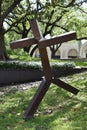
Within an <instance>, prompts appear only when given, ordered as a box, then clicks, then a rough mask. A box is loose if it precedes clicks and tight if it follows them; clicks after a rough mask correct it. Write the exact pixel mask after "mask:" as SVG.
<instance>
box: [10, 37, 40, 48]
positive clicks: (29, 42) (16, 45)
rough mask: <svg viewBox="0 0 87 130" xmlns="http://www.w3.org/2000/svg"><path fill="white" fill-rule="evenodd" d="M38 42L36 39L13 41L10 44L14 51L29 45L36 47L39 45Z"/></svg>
mask: <svg viewBox="0 0 87 130" xmlns="http://www.w3.org/2000/svg"><path fill="white" fill-rule="evenodd" d="M37 42H38V41H37V40H36V39H35V38H23V39H21V40H17V41H13V42H11V43H10V47H11V48H12V49H17V48H24V47H27V46H29V45H34V44H37Z"/></svg>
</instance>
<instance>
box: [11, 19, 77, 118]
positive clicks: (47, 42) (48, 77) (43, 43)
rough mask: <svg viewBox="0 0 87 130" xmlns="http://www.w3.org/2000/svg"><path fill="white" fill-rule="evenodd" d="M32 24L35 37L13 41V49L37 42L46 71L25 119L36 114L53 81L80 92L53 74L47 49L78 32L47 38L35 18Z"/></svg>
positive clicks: (71, 37) (68, 39)
mask: <svg viewBox="0 0 87 130" xmlns="http://www.w3.org/2000/svg"><path fill="white" fill-rule="evenodd" d="M30 26H31V30H32V33H33V36H34V37H33V38H25V39H21V40H18V41H14V42H12V43H11V48H12V49H16V48H24V47H26V46H29V45H34V44H37V45H38V49H39V53H40V57H41V62H42V67H43V72H44V78H43V80H42V82H41V84H40V86H39V88H38V90H37V91H36V93H35V95H34V97H33V98H32V100H31V102H30V104H29V107H28V109H27V110H26V111H25V114H24V116H23V118H24V119H31V118H32V117H33V116H34V113H35V111H36V110H37V108H38V106H39V104H40V102H41V101H42V99H43V97H44V95H45V94H46V92H47V90H48V88H49V86H50V84H51V83H54V84H56V85H57V86H58V87H61V88H63V89H65V90H67V91H69V92H71V93H73V94H77V93H78V92H79V90H78V89H76V88H75V87H73V86H71V85H69V84H67V83H65V82H64V81H61V80H60V79H59V78H56V77H53V76H52V72H51V67H50V64H49V59H48V55H47V50H46V47H48V46H51V45H56V44H59V43H64V42H67V41H70V40H74V39H76V32H75V31H71V32H68V33H65V34H62V35H59V36H56V37H53V38H50V39H45V38H43V36H42V33H41V31H40V28H39V24H38V21H37V20H35V19H33V20H31V21H30Z"/></svg>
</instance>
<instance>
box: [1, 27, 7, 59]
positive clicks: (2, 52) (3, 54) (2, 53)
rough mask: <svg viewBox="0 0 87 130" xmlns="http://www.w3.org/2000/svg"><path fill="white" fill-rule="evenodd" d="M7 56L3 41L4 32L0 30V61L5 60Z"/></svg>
mask: <svg viewBox="0 0 87 130" xmlns="http://www.w3.org/2000/svg"><path fill="white" fill-rule="evenodd" d="M7 59H8V55H7V52H6V47H5V41H4V30H3V28H0V60H7Z"/></svg>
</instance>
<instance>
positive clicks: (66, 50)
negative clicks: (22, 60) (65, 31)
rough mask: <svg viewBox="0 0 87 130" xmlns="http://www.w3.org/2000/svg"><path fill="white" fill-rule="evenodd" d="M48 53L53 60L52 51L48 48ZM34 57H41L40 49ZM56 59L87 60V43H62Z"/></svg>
mask: <svg viewBox="0 0 87 130" xmlns="http://www.w3.org/2000/svg"><path fill="white" fill-rule="evenodd" d="M47 51H48V56H49V58H51V51H50V49H49V48H47ZM33 57H40V54H39V51H38V49H36V51H35V53H34V55H33ZM55 57H56V58H58V59H69V58H87V41H83V42H78V43H76V42H75V43H74V42H67V43H62V44H61V46H60V47H59V49H58V51H57V52H56V54H55Z"/></svg>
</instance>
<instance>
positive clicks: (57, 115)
mask: <svg viewBox="0 0 87 130" xmlns="http://www.w3.org/2000/svg"><path fill="white" fill-rule="evenodd" d="M63 80H65V81H66V82H68V83H69V84H71V85H73V86H75V87H76V88H78V89H80V92H79V93H78V95H73V94H71V93H69V92H67V91H65V90H63V89H61V88H59V87H57V86H55V85H53V84H52V85H51V86H50V88H49V90H48V92H47V93H46V95H45V97H44V99H43V101H42V102H41V104H40V106H39V108H38V111H37V112H36V113H35V117H34V118H33V119H31V120H27V121H25V120H23V119H22V116H23V113H24V111H25V109H26V108H27V105H28V104H29V101H30V100H31V98H32V96H33V94H34V93H35V91H36V89H37V87H32V88H29V89H27V90H23V91H22V90H18V89H17V88H15V87H9V88H8V89H6V88H0V130H87V72H84V73H81V74H76V75H73V76H68V77H66V78H63ZM15 86H18V85H15Z"/></svg>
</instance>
